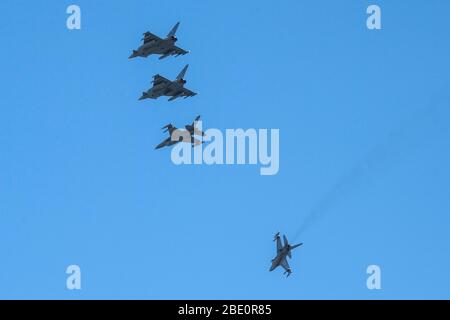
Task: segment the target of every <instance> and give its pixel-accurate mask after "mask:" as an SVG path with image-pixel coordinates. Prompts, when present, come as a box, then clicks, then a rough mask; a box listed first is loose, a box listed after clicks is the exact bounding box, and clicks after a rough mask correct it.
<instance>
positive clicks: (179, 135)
mask: <svg viewBox="0 0 450 320" xmlns="http://www.w3.org/2000/svg"><path fill="white" fill-rule="evenodd" d="M199 119H200V116H198V117H197V118H195V120H194V122H193V123H192V125H191V124H188V125H186V130H184V129H178V128H176V127H174V126H173V125H172V124H171V123H169V124H168V125H166V126H164V127H162V129H163V130H164V132H169V137H168V138H167V139H166V140H164V141H163V142H161V143H160V144H158V145H157V146H156V148H155V149H160V148H162V147H170V146H172V145H174V144H177V143H178V142H188V143H190V144H192V147H195V146H197V145H199V144H202V143H204V141H200V140H198V139H196V138H195V137H194V136H195V135H199V136H205V133H204V132H203V131H201V130H198V129H197V121H198V120H199Z"/></svg>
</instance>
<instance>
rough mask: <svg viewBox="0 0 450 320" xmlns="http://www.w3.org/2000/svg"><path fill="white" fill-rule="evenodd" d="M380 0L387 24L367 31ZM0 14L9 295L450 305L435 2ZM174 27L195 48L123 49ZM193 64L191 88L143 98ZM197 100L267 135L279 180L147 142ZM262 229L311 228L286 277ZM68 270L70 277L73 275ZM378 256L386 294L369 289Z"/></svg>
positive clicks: (441, 59) (445, 121) (444, 37)
mask: <svg viewBox="0 0 450 320" xmlns="http://www.w3.org/2000/svg"><path fill="white" fill-rule="evenodd" d="M72 3H75V4H78V5H79V6H80V7H81V10H82V29H81V30H79V31H69V30H67V29H66V17H67V15H66V13H65V11H66V8H67V6H68V5H69V4H72ZM372 3H376V4H378V5H380V6H381V9H382V27H383V29H382V30H381V31H369V30H368V29H367V28H366V13H365V12H366V8H367V6H368V5H369V4H372ZM0 12H1V19H0V34H1V39H2V50H1V51H0V65H1V72H0V84H1V88H2V89H1V95H0V105H1V109H0V152H1V156H0V168H1V169H0V254H1V260H0V261H1V263H0V297H1V298H62V299H72V298H88V299H89V298H145V299H147V298H149V299H152V298H168V299H171V298H181V299H184V298H191V299H196V298H268V299H272V298H273V299H279V298H287V299H303V298H358V299H376V298H449V297H450V295H449V294H450V274H449V270H450V233H449V226H450V196H449V195H450V165H449V163H450V140H449V137H450V126H449V122H450V121H449V119H450V118H449V117H450V111H449V106H450V99H449V84H450V72H449V71H450V59H449V57H450V42H449V40H448V39H449V36H450V21H449V19H448V17H449V12H450V2H449V1H446V0H441V1H439V0H432V1H412V2H411V1H410V2H408V3H407V2H405V1H380V0H377V1H370V2H369V1H363V0H354V1H334V0H328V1H298V0H291V1H278V2H273V1H206V0H204V1H181V0H173V1H164V2H162V1H137V0H136V1H106V0H98V1H87V0H77V1H74V2H72V1H61V0H58V1H56V0H54V1H50V0H48V1H16V0H14V1H13V0H3V1H1V3H0ZM176 21H181V25H180V29H179V31H178V38H179V45H180V46H182V47H183V48H185V49H188V50H191V53H190V54H188V55H186V56H183V57H178V58H173V57H171V58H167V59H165V60H162V61H159V60H158V59H157V58H156V57H154V56H153V57H150V58H148V59H136V60H128V59H127V58H128V56H129V55H130V52H131V50H132V49H133V48H136V47H137V46H138V45H139V40H140V38H141V34H142V33H143V32H144V31H147V30H149V31H151V32H153V33H155V34H158V35H165V34H167V32H168V31H169V30H170V28H171V27H172V26H173V24H174V23H175V22H176ZM186 63H189V64H190V65H191V67H190V69H189V71H188V73H187V76H186V79H187V81H188V82H187V85H188V87H189V88H191V89H193V90H195V91H197V92H198V93H199V94H198V96H196V97H193V98H191V99H186V100H177V101H174V102H171V103H168V102H167V99H160V100H157V101H152V100H146V101H138V100H137V99H138V98H139V96H140V94H141V92H142V91H143V90H145V89H147V88H148V87H149V86H150V81H151V77H152V75H153V74H155V73H160V74H163V75H166V76H168V77H174V76H175V75H176V74H177V73H178V71H179V70H180V69H181V68H182V67H183V66H184V64H186ZM197 114H201V115H202V117H203V119H204V123H203V125H204V127H205V128H208V127H209V128H220V129H226V128H279V129H280V137H281V138H280V139H281V143H280V144H281V145H280V171H279V173H278V175H276V176H271V177H270V176H269V177H268V176H260V175H259V168H258V167H255V166H206V165H205V166H178V167H177V166H175V165H173V164H172V162H171V161H170V149H163V150H157V151H155V150H154V146H155V145H156V144H158V143H159V142H161V140H163V139H164V138H165V135H164V134H163V133H162V132H161V131H160V127H162V126H163V125H165V124H167V123H168V122H172V123H174V124H175V125H179V126H181V125H184V124H186V123H188V122H190V121H191V120H192V119H193V118H194V117H195V116H196V115H197ZM308 221H309V222H308ZM305 223H306V224H305ZM276 231H281V232H282V233H286V234H287V236H288V238H290V239H291V241H292V242H298V241H302V242H304V246H303V247H301V248H300V249H297V250H296V251H295V252H294V255H293V259H292V260H290V264H291V267H292V269H293V271H294V273H293V274H292V276H291V277H290V278H288V279H286V278H285V277H284V276H283V275H282V271H281V270H276V271H274V272H272V273H270V272H268V269H269V266H270V259H271V258H272V257H273V256H274V254H275V249H274V243H273V242H272V237H273V234H274V233H275V232H276ZM299 231H304V232H300V233H299ZM297 234H298V236H297ZM70 264H77V265H79V266H80V267H81V269H82V290H81V291H68V290H66V288H65V281H66V274H65V269H66V267H67V266H68V265H70ZM371 264H377V265H379V266H380V267H381V270H382V290H380V291H369V290H368V289H367V288H366V278H367V275H366V273H365V271H366V268H367V266H368V265H371Z"/></svg>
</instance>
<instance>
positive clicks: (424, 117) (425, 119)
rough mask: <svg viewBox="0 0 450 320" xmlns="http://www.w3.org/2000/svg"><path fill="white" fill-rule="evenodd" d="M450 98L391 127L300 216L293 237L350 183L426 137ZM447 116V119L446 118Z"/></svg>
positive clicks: (392, 161)
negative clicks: (395, 127) (386, 135)
mask: <svg viewBox="0 0 450 320" xmlns="http://www.w3.org/2000/svg"><path fill="white" fill-rule="evenodd" d="M448 102H449V99H447V100H440V101H439V103H433V104H432V105H431V106H430V107H428V108H422V109H420V110H419V111H418V112H416V113H415V114H414V115H413V116H412V117H411V119H410V120H409V121H407V122H406V123H404V124H403V126H402V127H400V128H398V129H397V130H394V131H392V133H391V134H389V135H388V137H387V138H386V139H385V140H384V141H383V142H382V143H381V144H379V145H378V146H376V147H375V148H374V149H372V151H371V152H369V154H368V155H367V156H366V157H364V158H363V159H362V160H361V161H359V162H358V163H357V164H355V165H354V166H353V167H352V168H351V169H350V170H349V171H348V172H347V173H345V174H344V175H343V176H342V177H341V178H340V179H339V180H338V181H337V182H336V183H335V184H334V185H333V186H332V187H331V188H330V189H329V190H328V191H327V192H326V193H325V194H324V195H323V196H322V197H321V199H320V200H319V201H318V202H317V203H316V204H315V206H313V208H312V209H311V210H310V211H309V213H308V214H307V215H306V216H304V217H303V220H302V222H301V224H300V227H299V229H298V230H297V232H296V233H295V239H297V238H298V237H299V236H300V235H302V234H303V233H304V232H305V231H306V230H307V229H309V228H310V227H311V226H312V225H313V224H315V223H316V222H317V221H318V220H320V219H321V218H323V217H324V216H325V215H327V214H328V213H329V212H330V211H331V209H332V208H333V206H335V205H336V204H337V203H338V201H339V200H341V199H342V198H344V197H345V195H346V194H348V193H349V192H350V191H352V190H353V187H355V186H356V185H357V183H358V182H359V181H360V180H361V179H362V178H363V177H365V176H367V175H369V174H374V173H376V172H377V171H380V170H381V169H385V168H387V167H389V166H392V165H393V164H395V162H396V161H395V160H399V159H400V158H402V155H404V154H405V153H406V152H407V151H408V150H410V149H411V148H412V147H413V146H414V145H417V144H418V143H419V142H421V141H422V140H423V139H426V137H427V136H426V134H424V133H425V132H426V130H425V129H427V128H428V129H429V128H430V125H434V124H436V122H437V121H441V120H443V119H447V118H446V117H445V116H446V115H443V116H442V117H440V116H439V113H440V111H442V110H440V109H441V108H443V107H444V108H445V107H446V108H447V109H448V106H449V103H448ZM447 120H448V119H447Z"/></svg>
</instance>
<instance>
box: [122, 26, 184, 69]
mask: <svg viewBox="0 0 450 320" xmlns="http://www.w3.org/2000/svg"><path fill="white" fill-rule="evenodd" d="M179 25H180V23H179V22H178V23H177V24H176V25H175V26H174V27H173V28H172V30H170V32H169V33H168V34H167V36H166V38H165V39H161V38H160V37H158V36H156V35H154V34H153V33H150V32H148V31H147V32H146V33H144V38H142V41H144V43H143V44H142V45H141V46H140V47H139V48H138V49H137V50H133V53H132V54H131V56H130V57H129V59H132V58H136V57H144V58H146V57H148V56H149V55H151V54H159V55H161V56H160V57H159V59H160V60H161V59H164V58H166V57H168V56H173V55H175V56H177V57H178V56H179V55H185V54H186V53H189V51H186V50H184V49H181V48H179V47H177V46H176V45H175V42H177V40H178V39H177V37H176V36H175V33H176V32H177V29H178V26H179Z"/></svg>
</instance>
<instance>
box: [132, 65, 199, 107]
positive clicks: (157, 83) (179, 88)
mask: <svg viewBox="0 0 450 320" xmlns="http://www.w3.org/2000/svg"><path fill="white" fill-rule="evenodd" d="M188 67H189V65H188V64H187V65H186V66H185V67H184V68H183V70H181V72H180V74H179V75H178V76H177V78H176V79H175V80H174V81H171V80H169V79H166V78H164V77H163V76H160V75H159V74H157V75H155V76H153V81H152V83H153V87H152V88H150V89H149V90H148V91H146V92H143V93H142V96H141V97H140V98H139V100H144V99H157V98H159V97H161V96H167V97H170V99H169V101H172V100H175V99H176V98H180V97H184V98H185V99H186V98H187V97H193V96H195V95H196V94H197V93H195V92H192V91H191V90H189V89H186V88H185V87H184V85H185V84H186V80H184V79H183V77H184V75H185V74H186V70H187V68H188Z"/></svg>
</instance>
